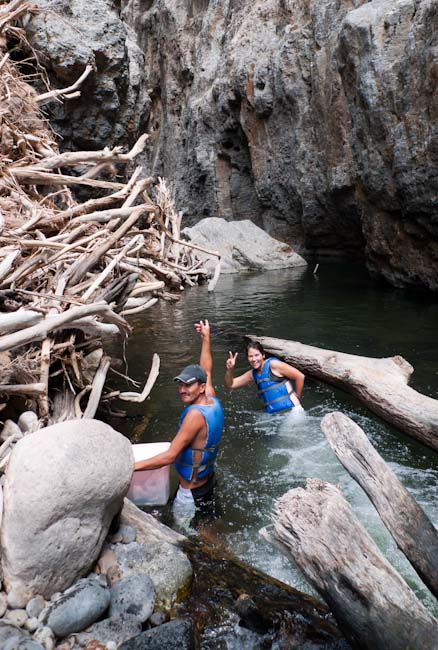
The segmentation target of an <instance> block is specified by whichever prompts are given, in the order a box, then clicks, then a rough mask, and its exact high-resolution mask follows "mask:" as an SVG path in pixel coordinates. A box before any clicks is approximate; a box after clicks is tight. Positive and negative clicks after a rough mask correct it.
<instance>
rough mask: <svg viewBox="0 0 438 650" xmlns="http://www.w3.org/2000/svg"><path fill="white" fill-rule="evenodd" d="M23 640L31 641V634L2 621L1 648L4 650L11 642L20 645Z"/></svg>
mask: <svg viewBox="0 0 438 650" xmlns="http://www.w3.org/2000/svg"><path fill="white" fill-rule="evenodd" d="M21 639H29V634H28V633H27V632H24V631H23V630H21V629H20V628H19V627H17V626H16V625H13V624H12V623H7V622H6V621H0V648H2V649H4V647H5V646H6V643H8V642H9V641H11V642H12V641H15V642H16V643H18V641H20V640H21Z"/></svg>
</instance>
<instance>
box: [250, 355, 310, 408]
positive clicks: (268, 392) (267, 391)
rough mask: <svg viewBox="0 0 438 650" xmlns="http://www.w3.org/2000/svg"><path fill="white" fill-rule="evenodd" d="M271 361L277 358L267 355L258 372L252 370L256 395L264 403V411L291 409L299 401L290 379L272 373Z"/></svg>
mask: <svg viewBox="0 0 438 650" xmlns="http://www.w3.org/2000/svg"><path fill="white" fill-rule="evenodd" d="M271 361H277V359H276V358H275V357H268V359H266V360H265V362H264V364H263V367H262V369H261V370H260V372H257V370H253V371H252V376H253V378H254V381H255V383H256V385H257V391H258V396H259V397H260V398H261V399H262V400H263V402H264V404H265V410H266V413H278V412H279V411H287V410H289V409H293V408H294V406H297V404H299V401H298V398H297V397H296V395H295V391H294V387H293V384H292V381H291V380H290V379H287V377H277V376H276V375H274V374H273V372H272V370H271Z"/></svg>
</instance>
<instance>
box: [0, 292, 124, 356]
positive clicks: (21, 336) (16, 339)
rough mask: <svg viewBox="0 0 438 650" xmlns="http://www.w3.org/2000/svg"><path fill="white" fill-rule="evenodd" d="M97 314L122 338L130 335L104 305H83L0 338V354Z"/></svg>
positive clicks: (121, 321) (121, 319)
mask: <svg viewBox="0 0 438 650" xmlns="http://www.w3.org/2000/svg"><path fill="white" fill-rule="evenodd" d="M97 314H99V315H102V316H104V317H105V318H106V320H107V321H109V322H110V323H114V324H115V325H117V327H118V329H119V332H120V334H121V335H122V336H127V335H128V334H129V333H130V331H131V327H130V326H129V324H128V323H127V322H126V321H125V320H124V319H123V318H121V317H120V316H119V315H118V314H116V313H114V312H113V311H112V309H110V307H109V306H108V305H107V304H106V303H95V304H91V305H84V306H83V307H73V308H72V309H69V310H67V311H64V312H63V313H62V314H59V316H49V317H47V318H45V319H44V321H43V322H41V323H38V324H36V325H33V326H32V327H28V328H26V329H25V330H21V331H20V332H14V333H13V334H7V335H6V336H2V337H0V352H4V351H5V350H12V349H13V348H17V347H20V346H21V345H26V344H27V343H31V342H34V341H40V340H41V339H43V338H45V337H46V336H47V334H48V333H49V332H51V331H53V330H56V329H60V328H62V327H63V326H64V325H66V324H67V323H69V324H72V321H77V320H78V319H80V318H83V317H86V316H89V315H97Z"/></svg>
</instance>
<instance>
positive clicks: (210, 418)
mask: <svg viewBox="0 0 438 650" xmlns="http://www.w3.org/2000/svg"><path fill="white" fill-rule="evenodd" d="M209 398H210V399H211V400H213V401H214V404H210V405H209V404H191V405H190V406H187V407H186V408H185V409H184V411H183V412H182V413H181V417H180V419H179V424H178V431H179V429H180V428H181V425H182V423H183V420H184V418H185V417H186V415H187V413H188V412H189V411H191V410H192V409H197V410H198V411H199V412H200V413H201V414H202V415H203V416H204V419H205V422H206V424H207V440H206V441H205V447H204V448H203V449H197V448H195V447H186V449H183V451H182V452H181V453H180V455H179V456H178V458H177V459H176V461H175V462H174V467H175V469H176V471H177V472H178V474H179V475H180V476H182V477H183V478H185V479H186V480H187V481H191V480H193V477H195V478H204V477H205V476H208V475H209V474H211V472H212V471H213V465H214V461H215V460H216V456H217V452H218V447H219V442H220V439H221V438H222V430H223V428H224V410H223V408H222V404H221V403H220V400H219V399H218V398H217V397H211V396H209ZM194 451H201V452H202V456H201V458H200V460H199V462H198V463H195V462H194V459H193V452H194ZM195 470H197V472H196V471H195Z"/></svg>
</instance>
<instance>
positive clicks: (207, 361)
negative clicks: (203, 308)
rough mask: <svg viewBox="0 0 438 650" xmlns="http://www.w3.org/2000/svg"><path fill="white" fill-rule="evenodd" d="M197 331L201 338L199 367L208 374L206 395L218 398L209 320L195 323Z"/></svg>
mask: <svg viewBox="0 0 438 650" xmlns="http://www.w3.org/2000/svg"><path fill="white" fill-rule="evenodd" d="M195 330H196V331H197V332H198V334H199V335H200V336H201V355H200V358H199V365H200V366H201V368H204V370H205V372H206V373H207V387H206V391H205V392H206V395H212V396H213V397H215V396H216V391H215V389H214V386H213V379H212V372H213V357H212V356H211V345H210V323H209V322H208V320H200V321H199V322H198V323H195Z"/></svg>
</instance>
